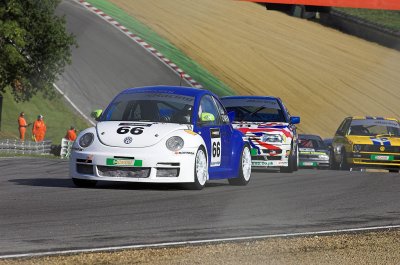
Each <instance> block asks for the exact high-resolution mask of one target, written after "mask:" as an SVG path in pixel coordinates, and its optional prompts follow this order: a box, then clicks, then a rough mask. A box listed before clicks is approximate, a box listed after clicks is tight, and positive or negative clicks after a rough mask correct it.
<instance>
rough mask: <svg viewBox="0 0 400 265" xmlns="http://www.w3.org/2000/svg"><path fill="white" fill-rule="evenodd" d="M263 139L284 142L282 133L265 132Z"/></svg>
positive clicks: (271, 141) (264, 140)
mask: <svg viewBox="0 0 400 265" xmlns="http://www.w3.org/2000/svg"><path fill="white" fill-rule="evenodd" d="M261 141H263V142H269V143H282V142H283V138H282V136H281V135H280V134H264V135H263V137H262V139H261Z"/></svg>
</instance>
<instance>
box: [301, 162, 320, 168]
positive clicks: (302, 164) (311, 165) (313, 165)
mask: <svg viewBox="0 0 400 265" xmlns="http://www.w3.org/2000/svg"><path fill="white" fill-rule="evenodd" d="M299 166H301V167H316V166H318V164H317V162H300V163H299Z"/></svg>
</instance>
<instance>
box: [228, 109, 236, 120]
mask: <svg viewBox="0 0 400 265" xmlns="http://www.w3.org/2000/svg"><path fill="white" fill-rule="evenodd" d="M235 116H236V114H235V112H234V111H230V112H228V118H229V122H230V123H232V122H233V121H234V120H235Z"/></svg>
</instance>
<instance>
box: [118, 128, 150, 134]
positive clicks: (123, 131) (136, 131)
mask: <svg viewBox="0 0 400 265" xmlns="http://www.w3.org/2000/svg"><path fill="white" fill-rule="evenodd" d="M143 130H144V127H132V128H131V127H130V126H122V127H119V128H118V129H117V133H118V134H127V133H128V132H131V134H133V135H140V134H142V133H143Z"/></svg>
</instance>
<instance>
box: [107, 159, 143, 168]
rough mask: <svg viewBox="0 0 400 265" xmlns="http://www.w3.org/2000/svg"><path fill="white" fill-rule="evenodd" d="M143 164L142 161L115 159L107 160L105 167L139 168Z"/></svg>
mask: <svg viewBox="0 0 400 265" xmlns="http://www.w3.org/2000/svg"><path fill="white" fill-rule="evenodd" d="M142 164H143V161H142V160H135V159H116V158H107V160H106V165H107V166H134V167H141V166H142Z"/></svg>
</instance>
